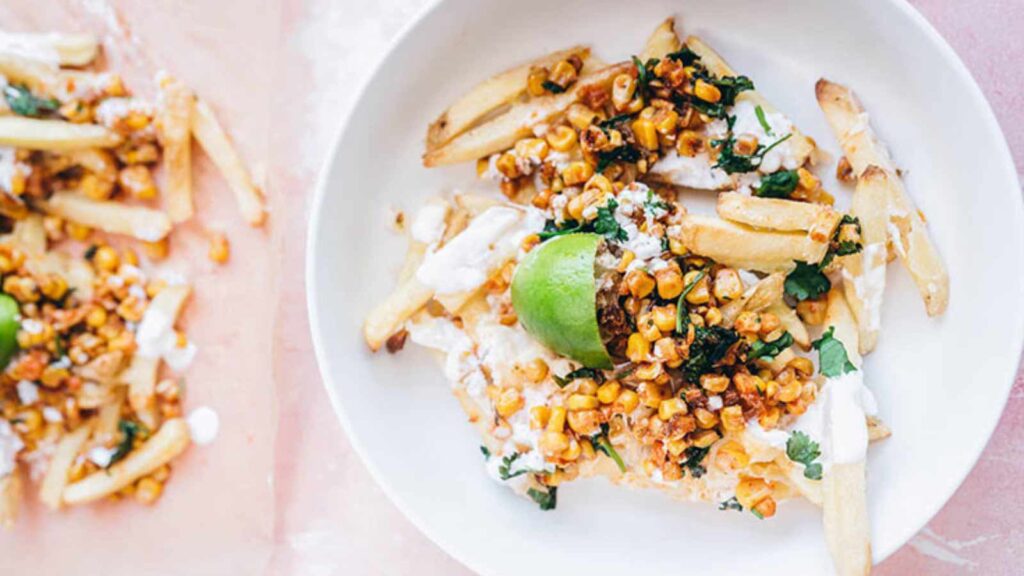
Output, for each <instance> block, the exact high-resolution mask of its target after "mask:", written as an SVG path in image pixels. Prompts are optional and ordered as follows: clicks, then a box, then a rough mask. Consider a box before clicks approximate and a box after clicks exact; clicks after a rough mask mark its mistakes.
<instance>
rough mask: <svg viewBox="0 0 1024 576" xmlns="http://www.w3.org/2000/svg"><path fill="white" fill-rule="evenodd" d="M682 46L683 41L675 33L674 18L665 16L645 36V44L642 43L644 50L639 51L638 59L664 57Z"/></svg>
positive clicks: (643, 60)
mask: <svg viewBox="0 0 1024 576" xmlns="http://www.w3.org/2000/svg"><path fill="white" fill-rule="evenodd" d="M682 46H683V43H682V42H680V40H679V36H678V35H676V19H675V18H672V17H669V18H666V19H665V20H664V21H663V22H662V23H661V24H659V25H658V27H657V28H655V29H654V32H652V33H651V35H650V37H649V38H647V44H645V45H644V50H643V52H641V53H640V61H641V62H647V61H648V60H650V59H651V58H659V59H660V58H664V57H665V56H666V55H668V54H670V53H672V52H676V51H678V50H679V49H680V48H682Z"/></svg>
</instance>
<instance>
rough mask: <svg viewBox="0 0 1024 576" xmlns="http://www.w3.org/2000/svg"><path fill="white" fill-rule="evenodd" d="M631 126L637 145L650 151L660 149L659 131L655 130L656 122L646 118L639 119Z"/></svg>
mask: <svg viewBox="0 0 1024 576" xmlns="http://www.w3.org/2000/svg"><path fill="white" fill-rule="evenodd" d="M631 126H632V128H633V136H634V137H636V142H637V144H639V145H641V146H643V147H644V148H646V149H648V150H657V149H658V131H657V130H656V129H655V126H654V122H652V121H650V120H648V119H646V118H637V119H636V120H634V121H633V124H632V125H631Z"/></svg>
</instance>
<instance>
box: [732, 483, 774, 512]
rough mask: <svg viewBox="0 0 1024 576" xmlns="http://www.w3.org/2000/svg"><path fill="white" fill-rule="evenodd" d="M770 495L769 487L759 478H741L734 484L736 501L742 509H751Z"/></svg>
mask: <svg viewBox="0 0 1024 576" xmlns="http://www.w3.org/2000/svg"><path fill="white" fill-rule="evenodd" d="M771 495H772V489H771V486H769V485H768V483H767V482H765V481H764V480H762V479H761V478H751V477H749V476H741V477H740V481H739V483H738V484H736V499H737V500H739V502H740V504H741V505H742V506H743V507H744V508H753V507H754V506H755V505H756V504H757V503H758V502H760V501H762V500H764V499H765V498H768V497H769V496H771Z"/></svg>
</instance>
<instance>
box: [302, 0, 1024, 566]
mask: <svg viewBox="0 0 1024 576" xmlns="http://www.w3.org/2000/svg"><path fill="white" fill-rule="evenodd" d="M449 1H450V0H428V1H427V2H426V4H425V5H424V6H422V7H421V8H420V9H419V11H418V12H417V13H416V14H415V15H414V16H413V17H412V18H411V19H410V20H409V21H408V22H407V23H406V24H405V25H404V26H403V27H402V29H401V30H400V31H399V32H398V34H396V35H395V37H394V38H393V39H392V40H391V41H390V42H389V43H388V44H387V47H386V48H385V49H384V50H383V51H382V52H381V53H380V56H379V57H378V59H377V61H376V62H374V64H373V66H372V69H371V72H370V74H368V75H367V76H365V77H364V78H363V79H362V81H361V84H360V85H359V87H358V88H357V90H356V92H355V95H356V96H355V98H354V99H353V100H352V104H351V106H350V108H349V109H348V110H347V111H346V112H345V115H344V117H343V118H342V120H341V122H340V123H339V124H338V126H337V128H336V131H335V133H334V135H333V137H332V139H331V145H330V147H329V148H328V150H327V154H326V155H325V157H324V160H323V162H322V164H321V166H320V168H319V171H318V174H317V177H316V180H315V185H314V189H313V198H312V202H311V203H310V205H309V212H308V214H307V217H308V219H309V220H308V227H307V232H306V242H305V250H306V256H305V259H304V262H305V263H304V266H305V273H304V281H305V297H306V311H307V319H308V322H309V327H310V338H311V340H312V342H313V350H314V354H315V356H316V361H317V369H318V371H319V373H320V377H321V381H322V383H323V386H324V388H325V390H326V392H327V396H328V398H329V400H330V403H331V407H332V409H333V411H334V414H335V416H336V417H337V419H338V421H339V422H340V423H341V426H342V429H343V430H344V432H345V436H346V437H347V438H348V441H349V443H350V444H351V446H352V448H353V449H354V450H355V452H356V454H357V455H358V456H359V459H360V460H361V462H362V464H363V465H364V466H365V467H366V468H367V470H369V472H370V475H371V476H372V478H373V480H374V482H376V483H377V485H378V486H379V487H380V488H381V490H382V491H383V492H384V494H385V495H386V496H387V497H388V499H389V500H390V501H391V502H392V504H394V505H395V507H396V508H398V510H399V511H400V512H401V513H402V515H403V516H405V518H407V519H408V520H409V521H410V522H411V523H412V524H413V525H414V526H415V527H416V529H417V530H419V531H420V532H421V533H422V534H423V535H424V536H426V537H427V538H428V539H429V540H430V541H431V542H433V543H434V544H435V545H437V546H438V547H439V548H440V549H441V550H442V551H443V552H444V553H446V554H447V555H449V556H450V557H452V558H453V559H455V560H456V561H457V562H459V563H460V564H462V565H463V566H465V567H467V568H469V569H470V570H472V571H474V572H477V573H479V574H487V573H489V569H488V567H487V566H481V565H479V564H477V563H476V562H474V561H471V560H470V559H469V558H468V557H466V556H465V555H464V554H462V553H461V548H460V547H459V546H458V545H457V544H456V543H454V542H452V541H450V540H449V539H448V538H447V537H445V536H444V535H442V534H439V533H438V532H437V531H435V530H433V529H432V528H431V527H430V524H429V523H428V522H427V521H426V520H425V519H423V518H421V517H420V516H419V515H418V514H417V513H415V512H414V511H413V510H412V509H411V507H410V506H409V505H408V504H407V503H406V501H405V499H404V498H403V497H402V496H401V495H400V494H398V492H397V491H396V490H395V489H394V487H393V486H392V485H391V483H390V482H388V481H387V479H386V476H385V475H384V474H383V473H382V472H381V471H380V470H379V469H378V468H377V466H376V464H375V463H374V462H373V460H372V459H371V458H370V457H369V454H368V452H367V449H366V447H365V446H364V445H363V443H362V442H361V441H360V440H359V438H358V436H357V435H356V434H354V433H353V427H352V424H351V421H350V419H349V417H348V414H347V412H346V410H345V407H344V403H343V402H342V399H341V395H340V393H339V392H338V389H337V386H336V385H335V379H334V377H333V376H332V375H331V374H330V372H329V371H328V369H327V368H328V364H327V358H328V355H329V354H328V351H327V350H326V349H325V345H324V343H323V341H322V339H321V336H320V335H321V333H322V332H321V322H320V319H319V317H320V315H321V314H320V310H319V306H318V291H317V285H318V269H317V266H316V262H317V261H318V259H319V253H318V250H317V241H316V240H317V238H318V237H319V235H320V231H321V225H322V220H321V218H320V214H321V212H322V208H323V204H324V201H325V197H326V195H327V193H328V192H327V188H328V179H329V177H330V174H331V172H332V168H333V165H334V162H335V158H336V157H337V153H338V149H339V148H340V146H341V142H342V140H343V138H344V136H345V133H346V132H347V131H348V127H349V124H350V123H351V121H352V118H353V117H354V115H355V112H356V110H357V109H358V108H359V103H360V102H361V101H362V100H363V98H365V97H366V95H367V92H368V89H369V86H370V85H371V84H372V83H373V81H374V79H375V78H376V77H377V75H378V74H380V72H381V70H382V69H383V66H384V64H385V62H387V60H388V59H389V58H390V56H391V54H392V53H393V52H394V51H395V50H396V49H397V48H398V47H399V46H400V45H401V44H402V43H404V42H405V40H406V38H407V37H408V36H409V35H410V34H411V33H412V31H413V30H415V29H416V28H418V27H419V26H420V24H421V23H422V22H423V21H424V20H425V19H427V18H428V17H429V16H430V15H431V14H432V13H434V12H435V11H436V10H438V9H439V8H440V7H441V6H443V5H444V4H445V3H447V2H449ZM885 1H886V2H888V3H889V4H890V5H892V7H894V8H895V9H897V10H899V11H900V12H901V14H902V15H903V16H904V17H906V18H907V19H908V20H909V22H910V23H911V25H913V26H916V27H917V28H918V29H919V30H920V31H921V32H923V33H924V34H925V36H926V38H927V41H928V42H929V43H930V44H931V46H932V48H933V49H935V50H937V51H938V52H939V54H940V55H941V56H942V58H943V59H944V60H946V61H947V62H948V63H949V64H950V65H951V69H952V71H953V72H954V73H955V74H956V75H957V77H959V78H960V80H961V81H962V82H963V83H964V84H965V86H966V87H967V89H968V90H969V93H970V97H971V99H972V100H973V103H974V104H975V105H978V106H979V108H978V109H979V112H980V114H981V115H980V117H979V119H980V120H981V121H983V122H984V124H985V130H986V131H988V132H990V133H991V134H993V135H994V136H996V140H997V142H994V143H993V144H994V145H995V146H996V148H997V153H998V154H997V156H998V162H997V165H998V166H999V168H1000V169H1001V170H1004V171H1006V172H1007V173H1008V174H1009V177H1010V182H1011V183H1012V184H1013V185H1014V187H1015V189H1017V190H1018V191H1020V190H1021V182H1020V177H1019V174H1018V172H1017V167H1016V165H1015V163H1014V160H1013V155H1012V153H1011V151H1010V147H1009V143H1008V142H1007V140H1006V135H1005V133H1004V132H1003V130H1002V126H1000V124H999V121H998V119H997V118H996V115H995V112H994V111H993V109H992V105H991V103H990V102H989V101H988V98H986V96H985V94H984V92H983V91H982V89H981V87H980V86H979V84H978V82H977V81H976V80H975V78H974V75H973V74H972V73H971V71H970V69H968V68H967V66H966V64H964V62H963V60H962V59H961V58H960V56H959V54H957V52H956V51H955V50H954V49H953V47H952V46H951V45H950V44H949V43H948V42H947V41H946V39H945V38H944V37H943V36H942V34H940V33H939V32H938V30H936V29H935V27H934V26H933V25H932V24H931V22H929V21H928V19H927V18H925V17H924V15H923V14H921V12H919V11H918V10H917V9H916V8H914V6H913V5H911V4H910V2H909V0H885ZM1017 199H1018V202H1017V204H1016V209H1015V210H1014V211H1013V214H1011V215H1010V218H1011V219H1012V220H1013V225H1014V226H1015V227H1016V228H1017V229H1021V228H1024V194H1021V195H1018V197H1017ZM1018 275H1019V276H1020V277H1021V278H1022V279H1024V268H1022V269H1021V270H1018ZM1022 285H1024V282H1022ZM1020 296H1021V298H1022V299H1024V293H1022V294H1021V295H1020ZM1017 324H1018V325H1017V327H1016V328H1015V330H1016V336H1015V340H1016V342H1017V346H1016V348H1017V350H1018V352H1017V357H1016V360H1017V361H1016V362H1015V363H1014V364H1012V365H1011V366H1013V367H1012V368H1011V369H1010V372H1009V373H1008V374H1006V375H1005V377H1004V379H1003V382H1004V383H1003V385H1002V386H1003V388H1002V392H1001V394H1000V400H1001V405H1002V407H1001V408H1000V410H999V417H998V418H993V419H992V420H991V422H987V423H985V424H984V427H983V430H982V431H983V432H984V438H985V440H984V442H983V443H982V446H981V449H980V450H978V451H977V453H976V454H975V455H974V457H973V458H972V461H971V465H970V466H968V467H965V468H964V470H963V472H962V473H961V474H960V475H959V478H958V479H957V480H956V483H955V484H954V485H952V488H951V490H950V492H949V493H948V494H947V495H946V496H945V497H944V498H942V499H941V501H940V500H938V499H937V500H936V501H935V503H934V504H933V505H932V506H931V507H930V509H928V510H927V514H924V515H922V516H921V517H922V519H923V520H922V521H921V522H920V523H919V524H918V525H917V526H916V527H915V528H914V531H913V532H912V533H911V535H910V536H909V537H908V538H907V539H906V540H904V541H902V542H896V543H893V544H892V545H890V546H888V547H885V548H876V547H875V546H874V545H873V546H872V549H873V551H874V553H875V558H874V560H873V564H874V565H878V564H881V563H882V562H884V561H885V560H886V559H887V558H888V557H890V556H891V555H892V554H893V553H895V552H896V551H897V550H899V549H900V548H902V547H904V546H905V545H906V544H907V543H908V542H909V541H910V539H911V538H913V537H914V535H916V534H918V533H919V532H920V531H921V530H922V529H923V528H924V527H925V526H927V524H928V523H929V522H931V521H932V519H934V518H935V516H936V515H937V514H938V513H939V512H940V511H941V510H942V508H944V507H945V506H946V504H947V503H948V502H949V501H950V499H951V498H952V497H953V496H954V495H955V494H956V492H957V491H959V489H960V487H961V486H962V485H963V483H964V481H965V480H966V479H967V476H968V475H970V473H971V472H972V471H973V470H974V468H975V467H976V466H977V463H978V460H979V459H980V458H981V455H982V454H983V453H984V452H985V450H986V449H987V448H988V444H989V443H990V442H991V440H992V435H993V433H994V432H995V429H996V427H997V426H998V424H999V422H1001V421H1002V416H1003V415H1004V413H1005V411H1006V404H1007V401H1008V400H1009V396H1010V392H1011V390H1012V388H1013V386H1014V383H1015V381H1016V377H1017V374H1018V373H1019V372H1020V370H1021V368H1024V364H1022V363H1024V324H1021V323H1020V322H1018V323H1017Z"/></svg>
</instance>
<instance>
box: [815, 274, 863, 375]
mask: <svg viewBox="0 0 1024 576" xmlns="http://www.w3.org/2000/svg"><path fill="white" fill-rule="evenodd" d="M824 325H825V327H826V329H827V328H828V327H829V326H832V327H835V332H834V333H833V334H832V336H833V337H834V338H835V339H837V340H839V341H840V342H842V343H843V346H844V347H845V348H846V355H847V356H848V357H849V359H850V362H852V363H853V365H854V366H856V367H857V368H858V369H860V365H861V362H862V359H861V356H860V336H859V334H860V331H859V330H858V328H857V320H855V319H854V317H853V312H851V311H850V305H849V304H848V303H847V302H846V296H844V295H843V291H842V289H840V288H839V287H838V286H833V287H832V289H831V290H829V292H828V301H827V304H826V308H825V323H824Z"/></svg>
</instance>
